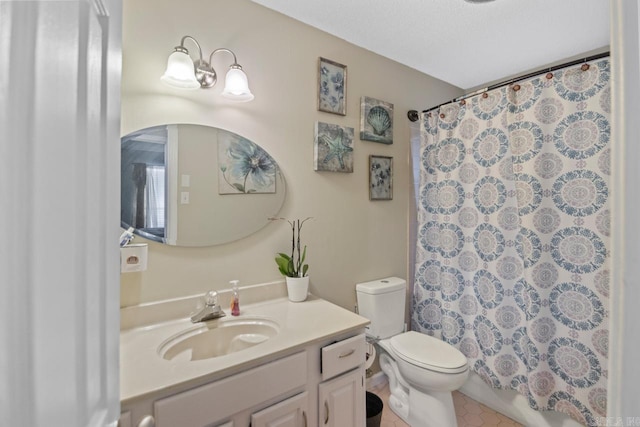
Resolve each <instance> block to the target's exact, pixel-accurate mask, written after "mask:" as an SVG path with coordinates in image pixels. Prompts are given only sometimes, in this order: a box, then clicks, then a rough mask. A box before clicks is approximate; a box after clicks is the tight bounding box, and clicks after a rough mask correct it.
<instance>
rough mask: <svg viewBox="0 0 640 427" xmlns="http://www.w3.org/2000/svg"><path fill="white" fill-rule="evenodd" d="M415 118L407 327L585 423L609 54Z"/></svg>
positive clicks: (599, 331) (601, 250) (593, 359)
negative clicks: (414, 223) (414, 231)
mask: <svg viewBox="0 0 640 427" xmlns="http://www.w3.org/2000/svg"><path fill="white" fill-rule="evenodd" d="M589 65H590V66H589V68H588V69H587V70H584V68H586V67H585V66H583V67H574V68H567V69H564V70H561V71H556V72H554V73H548V74H547V75H544V74H543V75H540V76H538V77H536V78H533V79H530V80H527V81H522V82H518V83H517V84H512V85H509V86H503V87H501V88H499V89H495V90H492V91H490V92H485V93H483V94H480V95H477V96H474V97H471V98H468V99H466V102H465V101H461V102H456V103H451V104H448V105H445V106H442V107H441V108H440V109H439V110H437V111H433V112H432V113H430V114H423V118H422V120H421V121H420V132H419V134H420V136H419V137H420V139H421V141H420V142H421V143H420V153H419V155H420V159H419V161H420V182H419V187H418V188H417V192H418V194H417V197H418V227H417V228H418V236H417V247H416V266H415V271H416V274H415V286H414V293H413V300H412V307H413V309H412V328H413V329H414V330H417V331H420V332H423V333H426V334H429V335H436V336H441V337H442V339H443V340H444V341H446V342H448V343H450V344H452V345H453V346H455V347H456V348H458V349H459V350H460V351H462V353H464V354H465V355H466V356H467V358H468V359H469V365H470V366H471V368H472V370H473V371H475V372H476V373H478V374H479V375H480V376H481V377H482V378H483V380H484V381H485V382H487V383H488V384H489V385H491V386H493V387H495V388H508V389H515V390H517V391H518V392H519V393H521V394H523V395H524V396H526V397H527V398H528V400H529V404H530V405H531V407H532V408H534V409H537V410H555V411H560V412H564V413H567V414H569V415H570V416H571V417H573V418H575V419H576V420H578V421H580V422H582V423H583V424H586V425H595V424H596V417H600V416H605V415H606V394H607V392H606V385H607V353H608V349H607V346H608V335H609V331H608V306H609V301H608V297H609V259H608V258H609V197H608V195H609V188H608V185H609V175H610V161H609V157H610V149H609V138H610V133H611V132H610V130H611V128H610V124H609V115H610V88H609V61H608V59H604V60H599V61H595V62H592V63H590V64H589Z"/></svg>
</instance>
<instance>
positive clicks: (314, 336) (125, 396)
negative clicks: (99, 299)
mask: <svg viewBox="0 0 640 427" xmlns="http://www.w3.org/2000/svg"><path fill="white" fill-rule="evenodd" d="M223 307H224V306H223ZM240 308H241V311H240V316H238V317H233V318H234V319H242V318H243V317H254V318H255V317H260V318H266V319H269V320H272V321H274V322H276V323H277V324H278V325H279V333H278V334H277V335H276V336H274V337H272V338H270V339H269V340H267V341H265V342H263V343H261V344H259V345H257V346H255V347H251V348H248V349H244V350H242V351H239V352H236V353H231V354H228V355H224V356H219V357H214V358H211V359H204V360H197V361H183V360H182V361H181V360H165V359H163V358H162V357H161V356H160V355H159V354H158V347H159V346H160V345H161V344H162V343H163V342H164V341H165V340H167V339H168V338H170V337H171V336H173V335H175V334H177V333H179V332H181V331H184V330H185V329H189V328H192V327H193V326H194V324H192V323H191V321H190V320H189V318H188V317H185V318H184V319H179V320H172V321H167V322H163V323H159V324H155V325H150V326H142V327H136V328H131V329H126V330H122V331H121V333H120V400H121V402H122V403H123V404H128V403H132V402H134V401H135V400H137V399H141V398H144V397H149V396H150V395H152V394H154V393H158V392H160V391H167V390H170V389H173V388H176V389H178V388H184V387H185V385H187V386H197V385H200V384H204V383H206V382H209V381H213V380H216V379H218V378H222V377H225V376H228V375H230V374H233V373H237V372H241V371H243V370H245V369H247V368H249V367H253V366H257V365H260V364H262V363H265V362H268V361H271V360H274V359H277V358H278V357H279V356H281V355H284V354H285V353H291V352H292V350H295V349H297V348H299V349H302V348H303V347H305V346H306V345H308V344H310V343H313V342H316V341H320V340H323V339H326V338H328V337H330V336H334V335H340V334H345V333H348V332H352V331H356V330H358V329H362V328H364V327H365V326H366V325H367V324H368V323H369V321H368V320H367V319H365V318H364V317H361V316H359V315H357V314H355V313H352V312H350V311H348V310H345V309H343V308H342V307H339V306H337V305H335V304H332V303H330V302H328V301H325V300H323V299H320V298H317V297H314V296H312V295H310V296H309V298H308V299H307V300H306V301H304V302H298V303H293V302H290V301H289V300H288V299H287V298H286V297H284V298H282V297H281V298H276V299H270V300H267V301H264V302H257V303H253V304H248V305H242V304H241V306H240ZM225 311H226V312H227V317H225V319H227V318H232V316H230V313H228V310H225ZM188 314H189V313H185V316H187V315H188ZM214 322H215V320H214Z"/></svg>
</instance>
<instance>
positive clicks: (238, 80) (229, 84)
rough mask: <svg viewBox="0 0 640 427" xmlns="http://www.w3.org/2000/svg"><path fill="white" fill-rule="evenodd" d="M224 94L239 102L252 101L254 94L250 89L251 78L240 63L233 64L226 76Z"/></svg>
mask: <svg viewBox="0 0 640 427" xmlns="http://www.w3.org/2000/svg"><path fill="white" fill-rule="evenodd" d="M222 96H224V97H225V98H229V99H232V100H234V101H238V102H248V101H251V100H252V99H253V98H254V96H253V94H252V93H251V90H250V89H249V80H248V79H247V75H246V74H245V73H244V71H242V67H240V66H239V65H236V66H234V65H232V66H231V68H229V71H228V72H227V75H226V77H225V78H224V90H223V91H222Z"/></svg>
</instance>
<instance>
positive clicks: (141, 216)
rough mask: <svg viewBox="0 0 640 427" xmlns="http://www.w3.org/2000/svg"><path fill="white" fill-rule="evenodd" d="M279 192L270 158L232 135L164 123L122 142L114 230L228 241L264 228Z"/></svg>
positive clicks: (187, 241) (179, 240)
mask: <svg viewBox="0 0 640 427" xmlns="http://www.w3.org/2000/svg"><path fill="white" fill-rule="evenodd" d="M285 192H286V189H285V182H284V178H283V177H282V174H281V173H280V170H279V168H278V165H277V163H276V162H275V160H273V158H272V157H271V156H270V155H269V153H267V152H266V151H265V150H264V149H262V148H261V147H260V146H259V145H257V144H255V143H254V142H251V141H250V140H248V139H246V138H243V137H242V136H240V135H237V134H235V133H232V132H229V131H226V130H223V129H218V128H213V127H208V126H200V125H190V124H168V125H161V126H154V127H150V128H146V129H142V130H139V131H136V132H132V133H130V134H128V135H126V136H124V137H122V158H121V225H122V227H123V228H125V229H127V228H129V227H133V228H134V230H135V231H134V233H135V234H137V235H139V236H142V237H144V238H147V239H150V240H154V241H156V242H162V243H166V244H169V245H175V246H212V245H219V244H221V243H227V242H232V241H234V240H238V239H241V238H243V237H246V236H248V235H250V234H252V233H254V232H256V231H258V230H259V229H261V228H262V227H264V226H265V225H267V223H268V222H269V221H268V218H269V217H273V216H276V214H277V213H278V212H279V211H280V208H281V207H282V204H283V203H284V198H285Z"/></svg>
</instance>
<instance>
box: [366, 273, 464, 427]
mask: <svg viewBox="0 0 640 427" xmlns="http://www.w3.org/2000/svg"><path fill="white" fill-rule="evenodd" d="M356 295H357V301H358V312H359V313H360V315H361V316H364V317H366V318H368V319H369V320H370V321H371V324H370V325H369V326H368V327H367V336H368V337H369V340H372V341H374V342H377V344H378V346H379V348H381V349H382V351H381V355H380V367H381V368H382V371H383V372H384V373H385V374H386V375H387V377H388V379H389V390H390V392H391V395H390V397H389V402H388V405H389V406H390V407H391V410H392V411H393V412H395V413H396V414H397V415H398V416H399V417H400V418H402V419H403V420H404V421H405V422H406V423H407V424H409V425H410V426H411V427H457V425H458V424H457V422H456V416H455V411H454V408H453V399H452V397H451V392H452V391H453V390H457V389H458V388H460V387H462V385H463V384H464V382H465V381H466V379H467V374H468V370H469V368H468V364H467V358H466V357H465V356H464V354H462V353H461V352H460V351H458V350H457V349H456V348H454V347H453V346H451V345H450V344H447V343H446V342H444V341H441V340H439V339H438V338H434V337H431V336H429V335H425V334H421V333H419V332H415V331H409V332H404V330H405V324H404V310H405V300H406V281H405V280H403V279H400V278H398V277H389V278H386V279H379V280H374V281H371V282H365V283H358V284H357V285H356Z"/></svg>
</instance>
